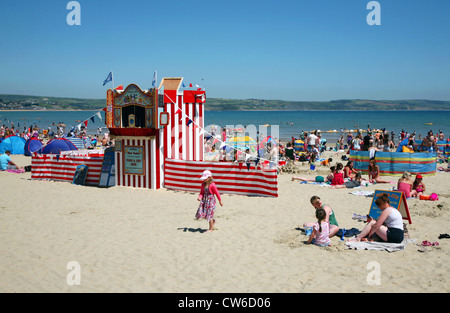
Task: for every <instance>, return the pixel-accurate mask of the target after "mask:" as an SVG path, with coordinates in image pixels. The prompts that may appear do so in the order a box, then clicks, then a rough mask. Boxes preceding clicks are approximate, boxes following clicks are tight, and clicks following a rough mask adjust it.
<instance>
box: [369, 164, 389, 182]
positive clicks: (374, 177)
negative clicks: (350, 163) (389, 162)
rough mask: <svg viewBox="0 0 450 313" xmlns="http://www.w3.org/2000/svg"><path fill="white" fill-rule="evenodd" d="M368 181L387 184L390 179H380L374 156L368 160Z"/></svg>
mask: <svg viewBox="0 0 450 313" xmlns="http://www.w3.org/2000/svg"><path fill="white" fill-rule="evenodd" d="M369 182H370V183H378V184H383V183H384V184H389V183H391V182H390V181H386V180H382V179H380V167H379V166H378V165H377V162H376V161H375V158H371V159H370V161H369Z"/></svg>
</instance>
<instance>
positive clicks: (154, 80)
mask: <svg viewBox="0 0 450 313" xmlns="http://www.w3.org/2000/svg"><path fill="white" fill-rule="evenodd" d="M156 75H157V74H156V71H155V72H154V73H153V80H152V86H153V88H155V86H156Z"/></svg>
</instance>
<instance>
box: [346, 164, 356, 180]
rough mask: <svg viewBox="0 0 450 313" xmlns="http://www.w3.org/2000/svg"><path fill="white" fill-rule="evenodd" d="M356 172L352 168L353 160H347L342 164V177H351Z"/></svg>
mask: <svg viewBox="0 0 450 313" xmlns="http://www.w3.org/2000/svg"><path fill="white" fill-rule="evenodd" d="M357 173H358V171H357V170H355V169H354V168H353V161H348V162H347V164H346V165H345V166H344V178H350V179H353V178H355V176H356V174H357Z"/></svg>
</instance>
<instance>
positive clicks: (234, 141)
mask: <svg viewBox="0 0 450 313" xmlns="http://www.w3.org/2000/svg"><path fill="white" fill-rule="evenodd" d="M225 144H227V145H229V146H233V147H237V146H240V147H248V146H251V145H256V141H255V139H253V138H252V137H250V136H236V137H231V138H229V139H228V140H227V141H225Z"/></svg>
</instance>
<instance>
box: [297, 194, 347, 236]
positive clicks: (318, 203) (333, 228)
mask: <svg viewBox="0 0 450 313" xmlns="http://www.w3.org/2000/svg"><path fill="white" fill-rule="evenodd" d="M310 201H311V204H312V205H313V207H314V208H315V209H324V210H325V212H326V213H327V216H326V218H325V222H329V223H330V234H329V237H330V238H331V237H333V236H334V235H336V233H337V232H338V231H339V225H338V222H337V220H336V216H335V214H334V211H333V210H332V209H331V208H330V207H329V206H328V205H327V204H323V203H322V200H320V198H319V197H318V196H313V197H311V200H310ZM314 224H315V223H305V224H303V227H313V226H314Z"/></svg>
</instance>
